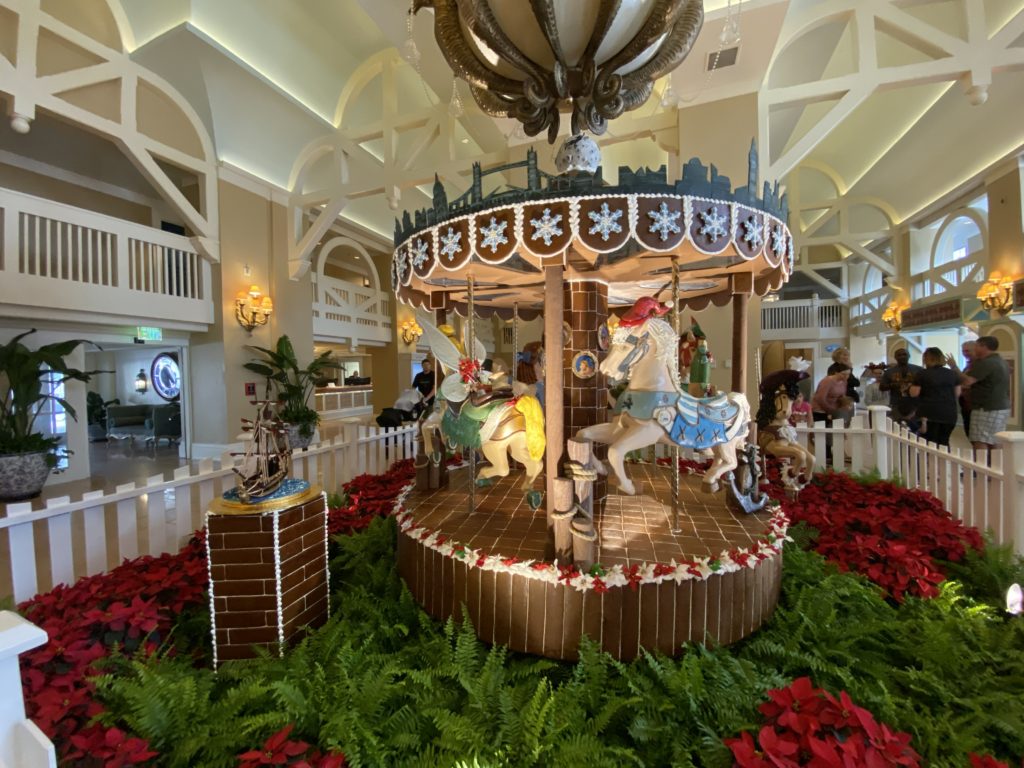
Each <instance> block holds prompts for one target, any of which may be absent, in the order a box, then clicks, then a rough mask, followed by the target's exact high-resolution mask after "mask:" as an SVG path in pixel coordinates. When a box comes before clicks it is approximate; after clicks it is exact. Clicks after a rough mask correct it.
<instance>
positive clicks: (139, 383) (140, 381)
mask: <svg viewBox="0 0 1024 768" xmlns="http://www.w3.org/2000/svg"><path fill="white" fill-rule="evenodd" d="M135 391H136V392H137V393H139V394H140V395H144V394H146V392H148V391H149V379H147V378H146V371H145V369H144V368H140V369H139V375H138V376H136V377H135Z"/></svg>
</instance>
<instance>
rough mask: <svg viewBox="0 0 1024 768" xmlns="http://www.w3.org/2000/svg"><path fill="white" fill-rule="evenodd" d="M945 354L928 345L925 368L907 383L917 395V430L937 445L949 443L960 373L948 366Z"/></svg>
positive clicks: (954, 416)
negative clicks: (918, 423)
mask: <svg viewBox="0 0 1024 768" xmlns="http://www.w3.org/2000/svg"><path fill="white" fill-rule="evenodd" d="M945 360H946V358H945V356H944V355H943V354H942V350H941V349H939V348H938V347H928V349H926V350H925V351H924V354H923V355H922V362H923V363H924V370H923V371H920V372H918V374H917V376H916V377H915V378H914V383H913V384H911V385H910V396H911V397H916V398H917V418H918V419H920V421H921V427H920V429H919V430H918V433H917V434H919V435H923V436H924V437H925V438H926V439H927V440H929V441H931V442H933V443H935V444H936V445H949V435H950V434H951V433H952V431H953V429H954V427H956V399H957V397H959V396H960V376H958V375H957V374H956V373H955V372H954V371H952V370H950V369H949V368H947V367H946V366H945V365H944V364H943V363H945Z"/></svg>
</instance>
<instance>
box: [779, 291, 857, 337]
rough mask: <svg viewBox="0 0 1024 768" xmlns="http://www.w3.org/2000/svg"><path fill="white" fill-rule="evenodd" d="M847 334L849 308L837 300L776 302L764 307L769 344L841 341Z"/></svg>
mask: <svg viewBox="0 0 1024 768" xmlns="http://www.w3.org/2000/svg"><path fill="white" fill-rule="evenodd" d="M846 333H847V321H846V306H845V305H843V304H842V303H840V302H839V301H838V300H835V299H829V300H825V301H822V300H820V299H810V300H808V301H772V302H765V303H763V304H762V305H761V338H762V339H763V340H765V341H773V340H777V339H803V338H827V339H831V338H837V339H838V338H844V337H845V336H846Z"/></svg>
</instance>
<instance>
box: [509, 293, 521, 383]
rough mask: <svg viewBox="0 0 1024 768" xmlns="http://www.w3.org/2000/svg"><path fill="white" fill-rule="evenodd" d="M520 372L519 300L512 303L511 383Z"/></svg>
mask: <svg viewBox="0 0 1024 768" xmlns="http://www.w3.org/2000/svg"><path fill="white" fill-rule="evenodd" d="M518 372H519V302H518V301H517V302H515V303H513V304H512V373H511V374H509V383H511V382H513V381H516V379H517V374H518Z"/></svg>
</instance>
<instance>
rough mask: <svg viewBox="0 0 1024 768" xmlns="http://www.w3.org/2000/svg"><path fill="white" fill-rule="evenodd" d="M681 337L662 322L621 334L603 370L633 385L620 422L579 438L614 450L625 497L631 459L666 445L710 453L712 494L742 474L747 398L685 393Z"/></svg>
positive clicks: (611, 457) (618, 406)
mask: <svg viewBox="0 0 1024 768" xmlns="http://www.w3.org/2000/svg"><path fill="white" fill-rule="evenodd" d="M677 338H678V337H677V335H676V333H675V331H673V330H672V326H670V325H669V324H668V323H666V322H665V321H664V320H660V319H658V318H656V317H651V318H648V319H647V320H644V321H643V322H642V323H641V324H638V325H633V326H630V327H625V326H624V325H620V326H619V327H618V328H616V330H615V333H614V334H613V335H612V343H611V348H610V349H609V351H608V355H607V357H605V359H604V361H603V362H602V363H601V366H600V371H601V373H603V374H605V375H606V376H608V377H610V378H611V379H612V380H613V381H622V380H623V379H628V385H627V387H626V390H625V391H624V392H623V393H622V394H621V395H619V397H618V399H617V400H616V402H615V408H614V410H615V412H616V413H617V416H616V417H615V418H614V419H613V420H612V421H610V422H608V423H606V424H596V425H594V426H592V427H586V428H584V429H581V430H580V431H579V432H577V433H576V437H577V439H585V440H594V441H596V442H599V443H607V444H608V464H609V465H610V466H611V469H612V471H613V472H614V473H615V476H616V478H617V479H618V482H619V486H620V488H621V490H622V492H623V493H626V494H630V495H632V494H633V493H635V492H636V488H635V486H634V485H633V482H632V481H631V480H630V479H629V478H628V477H627V476H626V472H625V467H624V466H623V460H624V459H625V457H626V454H628V453H629V452H630V451H635V450H639V449H641V448H645V447H647V446H650V445H654V444H655V443H659V442H660V443H667V444H669V445H681V446H683V447H686V448H694V449H697V450H704V449H711V451H712V454H713V456H714V461H713V462H712V463H711V466H710V467H709V468H708V471H707V472H706V473H705V474H704V487H705V490H710V491H715V490H717V489H718V480H719V478H721V477H722V476H723V475H724V474H725V473H727V472H731V471H732V470H734V469H736V466H737V463H738V462H737V459H736V451H737V449H738V448H739V447H740V446H741V445H742V444H743V442H744V441H745V440H746V437H747V432H748V430H749V423H750V405H749V404H748V403H747V398H746V397H745V396H744V395H743V394H742V393H740V392H730V393H729V394H728V395H724V394H723V395H717V396H715V397H710V398H704V399H698V398H696V397H693V396H692V395H690V394H689V393H688V392H686V391H684V390H683V389H682V388H681V386H680V383H679V375H678V372H677V371H676V347H677Z"/></svg>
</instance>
